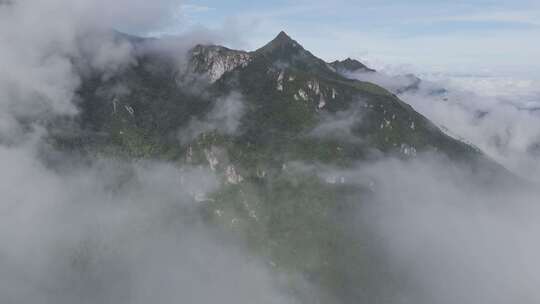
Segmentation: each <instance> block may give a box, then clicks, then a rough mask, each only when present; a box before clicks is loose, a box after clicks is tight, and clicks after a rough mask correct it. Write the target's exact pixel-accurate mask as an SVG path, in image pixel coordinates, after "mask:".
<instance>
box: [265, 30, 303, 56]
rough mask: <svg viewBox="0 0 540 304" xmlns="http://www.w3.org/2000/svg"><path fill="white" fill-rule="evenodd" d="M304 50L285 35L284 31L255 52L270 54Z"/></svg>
mask: <svg viewBox="0 0 540 304" xmlns="http://www.w3.org/2000/svg"><path fill="white" fill-rule="evenodd" d="M303 49H304V48H303V47H302V46H301V45H300V44H299V43H298V42H296V41H295V40H294V39H292V38H291V37H290V36H289V35H288V34H287V33H285V32H284V31H281V32H279V34H278V35H277V36H276V38H274V39H273V40H272V41H270V42H269V43H268V44H266V45H265V46H263V47H262V48H260V49H259V50H257V52H259V53H270V52H274V51H284V50H289V51H298V50H303Z"/></svg>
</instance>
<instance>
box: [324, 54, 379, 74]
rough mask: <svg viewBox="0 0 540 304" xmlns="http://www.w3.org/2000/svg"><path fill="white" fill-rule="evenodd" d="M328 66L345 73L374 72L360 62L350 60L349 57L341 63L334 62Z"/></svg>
mask: <svg viewBox="0 0 540 304" xmlns="http://www.w3.org/2000/svg"><path fill="white" fill-rule="evenodd" d="M330 65H331V66H333V67H334V68H335V69H337V70H340V71H346V72H356V71H364V72H376V71H375V70H373V69H370V68H368V67H367V66H366V65H365V64H363V63H361V62H360V61H358V60H356V59H352V58H350V57H349V58H347V59H345V60H343V61H339V60H336V61H334V62H332V63H330Z"/></svg>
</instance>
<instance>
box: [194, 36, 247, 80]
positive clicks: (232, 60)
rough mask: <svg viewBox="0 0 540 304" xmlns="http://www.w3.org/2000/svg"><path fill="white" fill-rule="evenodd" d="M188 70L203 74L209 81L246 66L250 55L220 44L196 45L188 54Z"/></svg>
mask: <svg viewBox="0 0 540 304" xmlns="http://www.w3.org/2000/svg"><path fill="white" fill-rule="evenodd" d="M190 57H191V58H190V63H189V72H195V73H199V74H204V75H206V76H207V77H208V79H209V81H210V82H211V83H213V82H215V81H216V80H218V79H220V78H221V76H223V74H225V73H227V72H230V71H232V70H234V69H236V68H237V67H240V66H246V65H247V64H248V63H249V62H250V60H251V55H250V54H249V53H247V52H243V51H235V50H230V49H228V48H225V47H222V46H215V45H211V46H203V45H198V46H196V47H195V48H194V49H193V50H192V51H191V54H190Z"/></svg>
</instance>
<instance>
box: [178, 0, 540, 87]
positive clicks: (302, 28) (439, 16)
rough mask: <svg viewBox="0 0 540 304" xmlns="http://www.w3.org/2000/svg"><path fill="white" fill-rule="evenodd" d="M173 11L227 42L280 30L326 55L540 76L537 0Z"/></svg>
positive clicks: (234, 4)
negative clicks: (218, 32)
mask: <svg viewBox="0 0 540 304" xmlns="http://www.w3.org/2000/svg"><path fill="white" fill-rule="evenodd" d="M180 15H181V16H182V18H181V20H182V21H181V22H180V21H179V24H176V25H175V26H174V27H173V28H177V29H180V28H181V29H186V28H190V27H193V26H195V27H198V26H203V27H207V28H211V29H216V30H223V29H225V32H231V33H236V34H237V35H238V37H237V39H234V40H231V42H229V44H230V46H231V47H239V48H247V49H255V48H257V47H259V46H260V45H262V44H264V43H265V42H267V41H269V40H270V39H272V38H273V36H275V35H276V34H277V33H278V32H279V31H280V30H282V29H283V30H285V31H287V32H288V33H289V34H290V35H291V36H293V38H295V39H296V40H298V41H299V42H300V43H302V44H303V45H304V46H305V47H306V48H308V49H309V50H311V51H312V52H313V53H315V54H316V55H318V56H320V57H322V58H324V59H327V60H333V59H338V58H345V57H355V58H359V59H363V60H365V61H368V62H372V63H373V64H376V65H380V64H382V63H385V64H391V65H411V66H414V67H415V68H418V69H420V70H430V71H433V72H436V71H445V72H450V73H456V74H459V73H463V74H467V73H477V74H496V75H517V76H528V77H535V78H540V1H538V0H535V1H531V0H511V1H510V0H507V1H501V0H497V1H494V0H491V1H490V0H468V1H463V0H453V1H448V0H408V1H404V0H401V1H398V0H378V1H376V0H357V1H353V0H334V1H321V0H312V1H307V0H273V1H272V0H271V1H245V0H227V1H223V0H187V2H184V5H183V6H182V9H181V12H180Z"/></svg>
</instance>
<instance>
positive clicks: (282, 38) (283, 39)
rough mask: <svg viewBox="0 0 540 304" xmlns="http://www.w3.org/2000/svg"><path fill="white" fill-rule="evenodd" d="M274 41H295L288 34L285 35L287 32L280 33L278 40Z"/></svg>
mask: <svg viewBox="0 0 540 304" xmlns="http://www.w3.org/2000/svg"><path fill="white" fill-rule="evenodd" d="M274 40H275V41H283V42H287V41H293V40H292V38H291V37H290V36H289V35H288V34H287V33H285V31H281V32H279V34H278V35H277V36H276V38H274Z"/></svg>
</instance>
